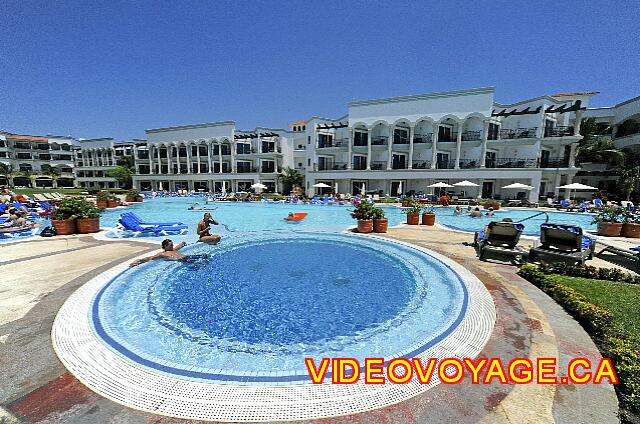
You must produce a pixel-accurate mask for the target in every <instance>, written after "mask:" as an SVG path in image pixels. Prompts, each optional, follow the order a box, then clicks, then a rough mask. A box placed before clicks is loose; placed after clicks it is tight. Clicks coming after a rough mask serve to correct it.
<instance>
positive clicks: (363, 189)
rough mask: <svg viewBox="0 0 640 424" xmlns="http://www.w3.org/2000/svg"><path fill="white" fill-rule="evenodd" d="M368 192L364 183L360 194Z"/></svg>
mask: <svg viewBox="0 0 640 424" xmlns="http://www.w3.org/2000/svg"><path fill="white" fill-rule="evenodd" d="M366 190H367V187H366V186H365V185H364V183H362V187H361V188H360V194H364V192H365V191H366Z"/></svg>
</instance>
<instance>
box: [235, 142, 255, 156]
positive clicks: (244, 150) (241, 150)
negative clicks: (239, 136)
mask: <svg viewBox="0 0 640 424" xmlns="http://www.w3.org/2000/svg"><path fill="white" fill-rule="evenodd" d="M236 152H237V153H238V154H239V155H246V154H249V153H251V144H249V143H238V144H236Z"/></svg>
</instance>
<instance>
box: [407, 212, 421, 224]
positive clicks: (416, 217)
mask: <svg viewBox="0 0 640 424" xmlns="http://www.w3.org/2000/svg"><path fill="white" fill-rule="evenodd" d="M407 224H409V225H419V224H420V214H419V213H408V214H407Z"/></svg>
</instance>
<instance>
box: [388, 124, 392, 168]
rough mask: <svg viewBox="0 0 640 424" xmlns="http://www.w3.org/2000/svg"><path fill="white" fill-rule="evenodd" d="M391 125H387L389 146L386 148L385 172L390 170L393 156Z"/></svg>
mask: <svg viewBox="0 0 640 424" xmlns="http://www.w3.org/2000/svg"><path fill="white" fill-rule="evenodd" d="M393 128H394V127H393V125H389V145H388V146H387V171H388V170H390V169H391V159H392V156H393V149H392V146H393Z"/></svg>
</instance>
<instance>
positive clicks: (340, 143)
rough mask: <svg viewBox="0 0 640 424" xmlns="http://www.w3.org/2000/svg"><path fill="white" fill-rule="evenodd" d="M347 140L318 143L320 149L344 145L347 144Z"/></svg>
mask: <svg viewBox="0 0 640 424" xmlns="http://www.w3.org/2000/svg"><path fill="white" fill-rule="evenodd" d="M346 145H347V142H345V141H342V140H336V141H332V142H331V143H322V144H320V143H318V149H328V148H331V147H342V146H346Z"/></svg>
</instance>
